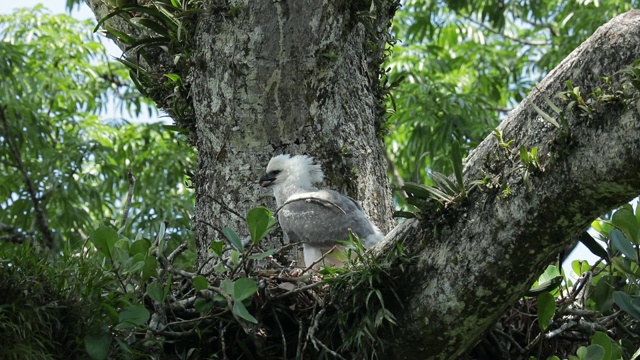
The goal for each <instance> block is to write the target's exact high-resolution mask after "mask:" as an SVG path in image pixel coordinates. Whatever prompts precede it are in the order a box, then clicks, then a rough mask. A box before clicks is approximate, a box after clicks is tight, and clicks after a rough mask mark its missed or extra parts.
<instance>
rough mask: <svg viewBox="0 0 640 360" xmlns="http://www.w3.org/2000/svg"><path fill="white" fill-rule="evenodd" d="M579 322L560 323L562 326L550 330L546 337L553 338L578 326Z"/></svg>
mask: <svg viewBox="0 0 640 360" xmlns="http://www.w3.org/2000/svg"><path fill="white" fill-rule="evenodd" d="M577 324H578V323H577V322H575V321H569V322H566V323H564V324H562V325H560V327H559V328H557V329H555V330H553V331H549V332H548V333H547V334H546V335H545V337H546V338H547V339H551V338H552V337H555V336H558V335H560V334H562V333H563V332H565V331H566V330H568V329H571V328H572V327H574V326H576V325H577ZM525 351H526V350H525ZM521 354H524V351H523V352H521Z"/></svg>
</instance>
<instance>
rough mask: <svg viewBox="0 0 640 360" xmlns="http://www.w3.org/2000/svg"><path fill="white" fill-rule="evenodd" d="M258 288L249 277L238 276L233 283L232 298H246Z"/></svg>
mask: <svg viewBox="0 0 640 360" xmlns="http://www.w3.org/2000/svg"><path fill="white" fill-rule="evenodd" d="M257 290H258V284H257V283H256V281H255V280H253V279H250V278H240V279H238V280H236V281H235V283H234V284H233V295H232V297H233V300H235V301H242V300H244V299H247V298H248V297H250V296H253V294H255V293H256V291H257Z"/></svg>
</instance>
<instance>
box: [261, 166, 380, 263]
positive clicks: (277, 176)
mask: <svg viewBox="0 0 640 360" xmlns="http://www.w3.org/2000/svg"><path fill="white" fill-rule="evenodd" d="M323 178H324V173H323V172H322V169H321V168H320V165H317V164H314V163H313V158H311V157H309V156H306V155H296V156H290V155H287V154H285V155H278V156H275V157H273V158H272V159H271V160H270V161H269V164H268V165H267V173H266V174H265V175H264V176H262V177H261V178H260V185H261V186H263V187H271V188H273V195H274V197H275V198H276V204H277V206H278V208H279V209H280V210H279V212H278V221H279V222H280V226H281V227H282V230H283V232H284V233H285V234H286V235H287V236H288V237H289V240H290V241H291V242H302V249H303V253H304V262H305V266H310V265H311V264H313V263H314V262H315V261H316V260H318V259H319V258H321V257H322V255H323V254H324V253H325V252H327V251H329V250H331V248H333V247H334V246H336V245H338V247H339V245H340V243H339V242H337V240H348V239H349V232H350V231H351V233H353V234H354V235H356V236H357V237H358V238H359V239H360V240H361V241H362V244H363V245H364V247H365V248H369V247H371V246H373V245H374V244H376V243H377V242H379V241H380V240H382V239H383V238H384V235H382V233H381V232H380V230H378V228H377V227H376V226H375V225H374V224H373V223H372V222H371V221H370V220H369V219H368V218H367V216H366V215H365V214H364V211H363V210H362V207H361V206H360V204H359V203H358V202H356V201H355V200H354V199H352V198H350V197H348V196H345V195H342V194H340V193H338V192H336V191H333V190H320V189H318V188H317V187H315V186H314V184H317V183H320V182H322V179H323ZM283 205H284V206H283ZM338 253H340V251H338ZM331 258H333V259H331ZM325 260H326V261H325V264H327V265H337V264H339V263H337V262H335V261H336V257H335V256H331V257H329V258H327V259H325ZM331 260H333V262H331ZM328 262H331V264H328Z"/></svg>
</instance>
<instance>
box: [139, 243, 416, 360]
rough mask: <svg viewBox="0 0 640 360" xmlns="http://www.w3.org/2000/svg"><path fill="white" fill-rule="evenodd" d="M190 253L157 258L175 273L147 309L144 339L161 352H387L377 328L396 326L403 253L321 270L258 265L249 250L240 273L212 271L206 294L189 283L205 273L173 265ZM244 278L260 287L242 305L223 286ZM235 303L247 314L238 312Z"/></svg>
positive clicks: (220, 262)
mask: <svg viewBox="0 0 640 360" xmlns="http://www.w3.org/2000/svg"><path fill="white" fill-rule="evenodd" d="M161 248H162V246H160V247H159V248H158V250H161ZM185 248H186V247H179V248H178V249H176V250H174V252H173V253H172V254H170V255H169V256H165V255H164V254H163V253H162V252H161V251H160V252H159V253H158V254H157V257H158V260H159V262H158V263H159V266H160V267H161V274H163V275H161V278H162V277H164V278H166V277H167V276H168V275H171V278H172V280H171V282H172V285H171V292H170V294H169V295H168V296H167V301H166V302H165V303H164V304H162V305H161V304H159V303H157V302H154V301H150V304H149V305H150V306H147V308H148V309H150V311H151V312H152V316H151V319H152V321H151V324H150V326H149V328H150V330H149V331H147V332H146V334H145V337H146V343H147V344H154V345H156V346H157V345H158V344H161V345H162V347H163V348H162V352H163V353H164V354H174V353H176V354H180V353H191V354H193V355H195V358H198V357H204V356H209V357H210V356H213V354H216V355H217V356H218V357H220V358H227V359H235V358H240V357H247V358H251V357H253V358H260V359H291V358H297V359H323V358H328V359H345V358H354V356H359V357H360V356H361V357H366V358H369V357H370V356H372V355H373V354H374V353H375V351H377V350H376V349H381V348H383V342H382V340H381V339H378V338H377V337H376V333H377V332H378V330H380V329H382V328H383V327H389V328H390V329H391V328H392V327H393V325H394V321H395V318H394V316H393V315H392V314H391V313H390V312H388V310H386V307H385V301H386V302H391V301H396V298H397V297H396V296H395V292H394V289H393V284H394V279H395V277H396V276H398V275H399V271H400V270H392V269H401V268H402V267H401V266H400V267H397V266H394V264H397V262H398V261H407V259H404V258H403V257H402V256H401V251H398V252H396V253H394V256H393V257H390V258H389V259H388V260H385V261H381V260H379V259H375V258H374V257H373V256H372V255H370V254H368V253H365V252H363V250H364V249H362V248H361V247H360V248H356V249H353V250H351V251H353V252H354V254H348V255H349V257H350V258H352V259H354V260H352V261H351V262H350V263H348V264H346V267H345V268H324V269H323V270H321V272H320V273H318V272H310V271H309V269H296V268H290V267H287V266H284V265H282V264H280V263H278V262H277V261H276V260H275V259H274V258H272V257H270V258H267V259H264V260H261V261H260V264H259V266H257V265H258V264H257V261H255V260H250V259H249V256H250V254H251V250H250V249H249V250H247V252H245V253H244V254H242V255H241V256H242V259H240V260H239V262H238V263H237V265H236V268H235V269H231V270H230V271H224V272H222V271H219V272H215V271H214V272H212V273H211V274H209V275H208V276H207V278H206V279H207V282H208V284H209V286H208V287H207V289H201V290H196V288H195V286H193V285H192V283H193V282H194V279H195V278H196V277H198V276H200V275H198V273H189V272H186V271H183V270H179V269H176V268H175V267H173V265H172V262H173V260H174V259H175V258H176V257H177V255H179V253H180V252H182V251H184V249H185ZM215 262H216V265H215V266H214V268H217V269H218V270H220V269H222V268H225V269H230V267H227V266H229V259H224V258H220V259H217V260H215ZM301 270H302V271H301ZM301 274H302V276H300V275H301ZM241 279H252V281H255V284H257V287H256V291H255V292H254V293H253V294H251V296H248V297H247V298H246V299H244V300H240V301H238V300H234V296H235V295H234V294H230V293H229V292H230V291H229V290H228V289H225V287H228V284H229V283H230V282H235V283H237V282H240V281H245V282H251V280H241ZM236 295H237V294H236ZM238 302H241V303H242V306H241V307H242V308H244V309H246V311H247V313H248V314H249V315H248V316H247V314H245V313H244V312H243V311H242V310H239V309H238V307H239V304H238ZM203 304H206V306H204V305H203ZM156 350H159V349H156ZM193 355H192V356H193Z"/></svg>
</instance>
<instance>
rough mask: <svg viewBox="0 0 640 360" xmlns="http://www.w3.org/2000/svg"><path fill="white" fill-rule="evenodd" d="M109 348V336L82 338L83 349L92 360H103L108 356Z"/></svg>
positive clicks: (94, 335)
mask: <svg viewBox="0 0 640 360" xmlns="http://www.w3.org/2000/svg"><path fill="white" fill-rule="evenodd" d="M110 347H111V334H110V333H108V332H104V333H100V334H87V335H86V336H85V337H84V348H85V350H86V351H87V354H89V356H90V357H91V358H92V359H95V360H103V359H106V358H107V356H108V355H109V348H110Z"/></svg>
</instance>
